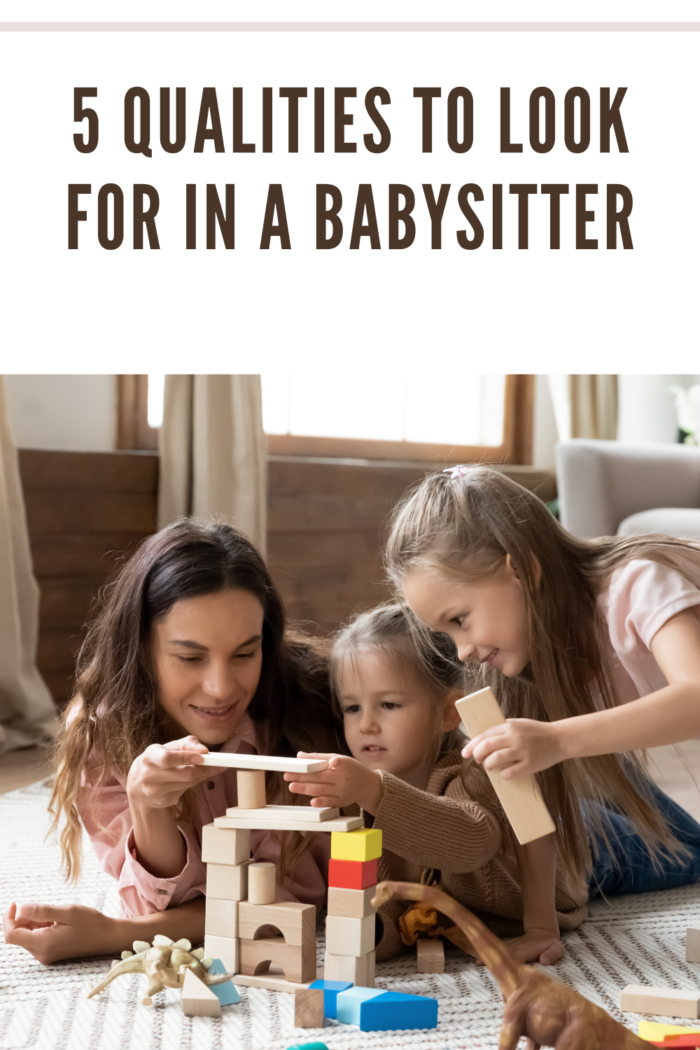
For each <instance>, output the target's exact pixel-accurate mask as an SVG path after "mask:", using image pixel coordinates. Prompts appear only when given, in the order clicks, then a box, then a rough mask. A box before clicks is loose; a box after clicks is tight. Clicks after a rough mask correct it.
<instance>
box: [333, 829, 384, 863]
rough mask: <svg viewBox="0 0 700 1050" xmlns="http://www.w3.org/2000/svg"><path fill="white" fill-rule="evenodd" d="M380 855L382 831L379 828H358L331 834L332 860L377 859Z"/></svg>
mask: <svg viewBox="0 0 700 1050" xmlns="http://www.w3.org/2000/svg"><path fill="white" fill-rule="evenodd" d="M381 855H382V833H381V831H380V830H379V828H358V829H357V831H351V832H349V833H347V834H345V835H344V834H343V833H342V832H338V831H336V832H334V833H333V834H332V835H331V857H332V858H333V860H360V861H364V860H377V859H378V858H379V857H381Z"/></svg>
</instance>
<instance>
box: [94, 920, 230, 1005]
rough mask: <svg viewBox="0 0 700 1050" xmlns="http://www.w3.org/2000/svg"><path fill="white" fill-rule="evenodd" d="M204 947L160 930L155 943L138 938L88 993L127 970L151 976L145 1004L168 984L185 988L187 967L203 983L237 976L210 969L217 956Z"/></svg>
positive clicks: (102, 986) (217, 982) (98, 989)
mask: <svg viewBox="0 0 700 1050" xmlns="http://www.w3.org/2000/svg"><path fill="white" fill-rule="evenodd" d="M203 955H204V948H196V949H195V951H192V945H191V944H190V942H189V941H187V940H185V939H184V938H183V939H182V940H180V941H172V940H171V939H170V937H163V936H162V935H161V934H158V936H157V937H155V938H154V939H153V945H150V944H149V943H148V941H134V951H133V952H122V961H121V962H114V963H112V968H111V970H110V971H109V973H108V974H107V976H106V977H105V978H104V979H103V980H101V981H100V983H99V984H96V985H95V987H94V988H93V989H92V991H91V992H90V993H89V995H88V999H91V998H92V997H93V995H98V994H99V993H100V992H101V991H102V990H103V989H104V988H106V987H107V985H108V984H109V983H110V982H111V981H113V980H114V978H115V977H121V975H122V974H124V973H144V974H145V975H146V976H147V977H148V988H147V989H146V996H145V998H144V1000H143V1005H144V1006H150V1005H151V1002H152V999H151V996H153V995H155V994H156V993H157V992H162V990H163V989H164V988H181V987H182V982H183V980H184V976H185V971H186V970H193V971H194V974H195V977H199V979H200V981H202V983H203V984H224V983H225V982H226V981H230V980H231V978H232V977H233V974H231V973H222V974H217V975H216V976H212V975H211V974H209V973H208V972H207V971H208V970H209V967H210V966H211V965H212V963H213V962H214V960H213V959H203V958H202V956H203Z"/></svg>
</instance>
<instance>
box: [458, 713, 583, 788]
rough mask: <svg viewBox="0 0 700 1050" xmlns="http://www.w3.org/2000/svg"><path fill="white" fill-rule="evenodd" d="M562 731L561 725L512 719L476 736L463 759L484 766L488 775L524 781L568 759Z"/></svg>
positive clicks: (529, 719) (463, 752) (464, 751)
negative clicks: (498, 775)
mask: <svg viewBox="0 0 700 1050" xmlns="http://www.w3.org/2000/svg"><path fill="white" fill-rule="evenodd" d="M560 729H561V726H560V725H559V723H558V722H537V721H535V720H534V719H531V718H509V719H508V721H507V722H503V723H502V724H501V725H498V726H493V727H492V728H491V729H486V730H485V731H484V732H483V733H479V734H478V735H477V736H475V737H474V738H473V739H472V740H470V741H469V743H468V744H467V746H466V747H465V748H464V749H463V751H462V755H463V756H464V757H465V758H473V759H475V761H477V762H480V763H482V764H483V767H484V769H485V770H486V771H487V772H488V773H500V775H501V776H502V777H503V779H504V780H510V779H512V778H513V777H524V776H527V775H528V774H529V773H539V772H540V770H542V769H549V767H550V766H554V765H556V764H557V762H562V761H563V760H564V759H565V758H567V757H568V756H567V755H566V753H565V751H564V747H563V744H562V740H561V732H560Z"/></svg>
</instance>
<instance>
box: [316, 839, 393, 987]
mask: <svg viewBox="0 0 700 1050" xmlns="http://www.w3.org/2000/svg"><path fill="white" fill-rule="evenodd" d="M381 855H382V833H381V831H379V830H377V829H374V828H358V829H357V830H354V831H346V832H337V831H334V832H333V833H332V834H331V859H330V863H329V866H328V919H327V921H326V964H325V969H324V978H325V980H327V981H352V983H353V984H355V985H360V986H362V987H363V988H373V987H374V958H375V956H374V939H375V926H376V923H375V911H374V908H373V907H372V905H371V903H370V902H371V900H372V897H373V896H374V893H375V890H376V885H377V861H378V860H379V858H380V857H381Z"/></svg>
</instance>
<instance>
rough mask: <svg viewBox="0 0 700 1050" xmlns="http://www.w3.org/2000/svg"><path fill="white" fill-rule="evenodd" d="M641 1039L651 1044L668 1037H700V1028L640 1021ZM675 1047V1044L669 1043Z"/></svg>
mask: <svg viewBox="0 0 700 1050" xmlns="http://www.w3.org/2000/svg"><path fill="white" fill-rule="evenodd" d="M637 1035H638V1036H639V1038H640V1039H648V1040H649V1042H653V1041H658V1042H661V1041H662V1040H664V1039H665V1038H666V1036H668V1035H700V1028H693V1027H689V1026H688V1025H685V1024H684V1025H680V1024H659V1022H658V1021H640V1022H639V1027H638V1028H637ZM668 1045H669V1046H673V1043H669V1044H668Z"/></svg>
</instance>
